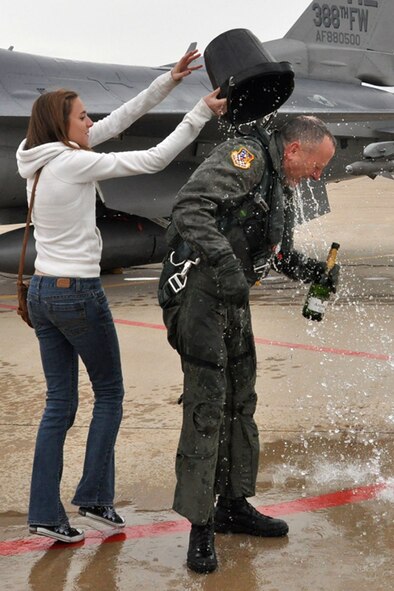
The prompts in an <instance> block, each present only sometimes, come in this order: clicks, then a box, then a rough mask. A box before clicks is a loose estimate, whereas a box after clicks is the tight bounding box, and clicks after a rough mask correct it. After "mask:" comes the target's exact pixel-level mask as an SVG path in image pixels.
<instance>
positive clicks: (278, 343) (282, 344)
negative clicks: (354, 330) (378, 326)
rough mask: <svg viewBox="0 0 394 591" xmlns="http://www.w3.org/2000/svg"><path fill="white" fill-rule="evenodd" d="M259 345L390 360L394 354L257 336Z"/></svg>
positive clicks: (256, 340)
mask: <svg viewBox="0 0 394 591" xmlns="http://www.w3.org/2000/svg"><path fill="white" fill-rule="evenodd" d="M255 342H256V343H257V344H258V345H273V346H274V347H287V348H288V349H303V350H304V351H316V352H317V353H332V354H334V355H349V356H351V357H366V358H368V359H381V360H382V361H390V360H391V359H392V358H393V357H392V355H384V354H381V353H367V352H365V351H351V350H349V349H336V348H334V347H320V346H318V345H304V344H302V343H286V342H284V341H272V340H270V339H260V338H258V337H256V338H255Z"/></svg>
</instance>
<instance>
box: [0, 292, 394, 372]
mask: <svg viewBox="0 0 394 591" xmlns="http://www.w3.org/2000/svg"><path fill="white" fill-rule="evenodd" d="M0 308H6V309H7V310H16V306H10V305H8V304H0ZM114 322H115V323H116V324H123V325H125V326H138V327H140V328H152V329H155V330H166V327H165V326H163V325H162V324H155V323H153V322H138V321H137V320H123V319H122V318H116V319H115V320H114ZM255 343H256V344H257V345H268V346H272V347H286V348H287V349H302V350H303V351H314V352H315V353H330V354H332V355H347V356H350V357H364V358H366V359H379V360H381V361H392V359H393V356H392V355H385V354H383V353H368V352H366V351H352V350H349V349H336V348H335V347H320V346H318V345H304V344H303V343H286V342H285V341H273V340H271V339H260V338H259V337H256V338H255Z"/></svg>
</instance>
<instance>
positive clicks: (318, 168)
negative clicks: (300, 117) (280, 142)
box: [282, 136, 335, 187]
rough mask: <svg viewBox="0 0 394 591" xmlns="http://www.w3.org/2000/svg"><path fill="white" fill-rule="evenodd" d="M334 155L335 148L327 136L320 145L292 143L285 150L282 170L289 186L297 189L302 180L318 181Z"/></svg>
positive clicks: (297, 141)
mask: <svg viewBox="0 0 394 591" xmlns="http://www.w3.org/2000/svg"><path fill="white" fill-rule="evenodd" d="M334 153H335V148H334V146H333V144H332V141H331V140H330V138H329V137H327V136H325V137H324V139H323V141H322V142H321V143H320V144H310V143H306V142H301V141H299V140H295V141H293V142H290V143H289V144H287V145H286V146H285V147H284V150H283V165H282V168H283V172H284V177H285V179H286V182H287V184H288V185H289V186H290V187H295V186H296V185H298V184H299V183H300V182H301V180H302V179H313V180H314V181H318V180H319V179H320V176H321V174H322V172H323V170H324V168H325V167H326V166H327V164H328V163H329V162H330V160H331V158H332V157H333V156H334Z"/></svg>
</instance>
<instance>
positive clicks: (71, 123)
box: [68, 96, 93, 148]
mask: <svg viewBox="0 0 394 591" xmlns="http://www.w3.org/2000/svg"><path fill="white" fill-rule="evenodd" d="M92 125H93V121H92V120H91V119H90V117H88V114H87V113H86V110H85V107H84V104H83V102H82V101H81V99H80V98H79V96H78V97H77V98H75V99H74V100H73V102H72V107H71V112H70V116H69V118H68V139H69V140H70V141H71V142H75V143H77V144H78V145H79V146H81V147H83V148H87V147H88V146H89V129H90V128H91V127H92Z"/></svg>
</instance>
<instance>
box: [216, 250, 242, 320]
mask: <svg viewBox="0 0 394 591" xmlns="http://www.w3.org/2000/svg"><path fill="white" fill-rule="evenodd" d="M216 270H217V277H218V286H219V291H220V295H221V296H222V298H223V300H224V301H225V302H227V303H228V304H234V305H235V306H237V307H239V308H241V307H242V306H244V305H245V304H247V302H248V299H249V285H248V282H247V281H246V278H245V274H244V272H243V270H242V267H241V263H240V261H239V260H238V259H236V258H235V257H234V256H233V255H228V256H226V257H225V258H224V260H223V261H222V262H221V264H220V265H218V266H217V267H216Z"/></svg>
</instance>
